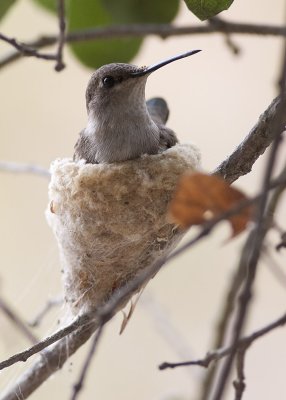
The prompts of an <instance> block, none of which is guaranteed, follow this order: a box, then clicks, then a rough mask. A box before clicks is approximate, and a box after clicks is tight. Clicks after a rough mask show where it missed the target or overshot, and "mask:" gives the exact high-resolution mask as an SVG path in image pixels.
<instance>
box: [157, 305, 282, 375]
mask: <svg viewBox="0 0 286 400" xmlns="http://www.w3.org/2000/svg"><path fill="white" fill-rule="evenodd" d="M285 324H286V313H285V314H283V315H282V317H279V318H278V319H277V320H275V321H273V322H271V323H270V324H269V325H266V326H265V327H263V328H261V329H259V330H258V331H255V332H253V333H252V334H251V335H249V336H245V337H244V338H241V339H239V340H238V342H237V343H236V344H233V345H232V346H229V347H224V348H220V349H217V350H214V351H211V352H209V353H207V354H206V356H205V357H204V358H201V359H199V360H194V361H185V362H180V363H169V362H164V363H162V364H160V365H159V369H160V370H164V369H167V368H178V367H187V366H191V365H198V366H200V367H204V368H208V367H209V365H210V364H211V363H212V362H217V361H219V360H221V359H222V358H224V357H226V356H228V355H229V354H230V353H231V352H232V351H233V350H234V351H235V352H236V351H237V350H238V349H241V348H246V347H249V346H251V345H252V344H253V342H254V341H256V340H257V339H259V338H261V337H262V336H264V335H266V334H267V333H269V332H271V331H273V330H274V329H276V328H279V327H283V326H284V325H285Z"/></svg>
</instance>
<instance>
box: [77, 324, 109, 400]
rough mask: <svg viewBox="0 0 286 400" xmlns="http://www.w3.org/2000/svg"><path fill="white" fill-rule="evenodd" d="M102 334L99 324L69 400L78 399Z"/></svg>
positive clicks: (101, 327) (101, 326)
mask: <svg viewBox="0 0 286 400" xmlns="http://www.w3.org/2000/svg"><path fill="white" fill-rule="evenodd" d="M102 332H103V325H102V324H101V325H100V327H99V329H98V330H97V332H96V335H95V337H94V339H93V342H92V344H91V347H90V350H89V352H88V355H87V358H86V360H85V362H84V364H83V368H82V371H81V373H80V376H79V379H78V382H77V383H76V384H75V385H74V387H73V393H72V396H71V400H76V399H77V398H78V395H79V393H80V391H81V390H82V388H83V384H84V381H85V379H86V375H87V372H88V369H89V367H90V365H91V361H92V359H93V356H94V354H95V351H96V349H97V345H98V342H99V339H100V337H101V335H102Z"/></svg>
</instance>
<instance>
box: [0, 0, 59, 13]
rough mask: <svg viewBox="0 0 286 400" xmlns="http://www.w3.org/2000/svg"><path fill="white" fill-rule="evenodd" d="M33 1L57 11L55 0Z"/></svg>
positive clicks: (47, 8)
mask: <svg viewBox="0 0 286 400" xmlns="http://www.w3.org/2000/svg"><path fill="white" fill-rule="evenodd" d="M0 1H1V0H0ZM33 1H34V3H36V4H38V5H39V6H41V7H43V8H45V9H46V10H48V11H51V12H53V13H56V12H57V0H33Z"/></svg>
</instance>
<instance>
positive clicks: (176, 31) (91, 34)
mask: <svg viewBox="0 0 286 400" xmlns="http://www.w3.org/2000/svg"><path fill="white" fill-rule="evenodd" d="M220 21H221V20H220ZM213 33H222V34H228V35H229V34H242V35H258V36H277V37H279V36H286V28H285V26H275V25H263V24H244V23H236V22H229V21H228V22H227V21H221V22H220V24H214V23H207V24H200V25H197V26H196V25H195V26H189V25H188V26H174V25H172V24H128V25H111V26H106V27H99V28H93V29H87V30H81V31H74V32H69V33H68V34H67V35H66V40H65V41H66V42H68V43H74V42H86V41H92V40H98V39H110V38H114V37H116V38H129V37H145V36H148V35H155V36H159V37H161V38H162V39H166V38H168V37H171V36H185V35H204V34H213ZM0 39H2V40H5V41H6V42H8V43H10V44H11V45H12V46H13V47H16V46H18V45H20V44H19V43H18V42H17V41H16V43H15V42H14V40H15V39H11V38H7V37H5V36H4V35H3V37H1V36H0ZM7 39H8V40H7ZM57 42H58V35H44V36H42V37H40V38H36V39H34V40H32V41H31V42H29V43H27V44H25V45H23V44H22V45H20V47H19V49H18V48H17V47H16V48H17V50H18V51H16V52H13V53H10V54H8V55H6V56H4V57H3V58H2V59H1V60H0V68H1V67H4V66H6V65H8V64H9V63H11V62H13V61H16V60H18V59H19V58H20V57H21V56H22V55H28V56H29V55H30V56H32V55H35V57H37V55H38V56H39V55H40V56H42V54H39V53H38V52H37V50H36V49H40V48H43V47H46V46H50V45H53V44H55V43H57ZM19 51H20V52H19ZM33 53H34V54H33ZM43 56H45V54H43ZM46 56H48V58H47V59H50V60H55V59H56V57H57V55H46ZM40 58H43V57H40Z"/></svg>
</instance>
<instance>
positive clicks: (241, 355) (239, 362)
mask: <svg viewBox="0 0 286 400" xmlns="http://www.w3.org/2000/svg"><path fill="white" fill-rule="evenodd" d="M248 347H249V345H248V346H242V347H240V348H239V349H238V351H237V353H236V369H237V379H236V380H235V381H234V382H233V386H234V389H235V400H241V399H242V395H243V392H244V390H245V386H246V385H245V375H244V361H245V354H246V350H247V349H248Z"/></svg>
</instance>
